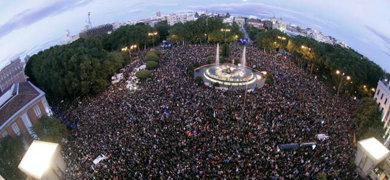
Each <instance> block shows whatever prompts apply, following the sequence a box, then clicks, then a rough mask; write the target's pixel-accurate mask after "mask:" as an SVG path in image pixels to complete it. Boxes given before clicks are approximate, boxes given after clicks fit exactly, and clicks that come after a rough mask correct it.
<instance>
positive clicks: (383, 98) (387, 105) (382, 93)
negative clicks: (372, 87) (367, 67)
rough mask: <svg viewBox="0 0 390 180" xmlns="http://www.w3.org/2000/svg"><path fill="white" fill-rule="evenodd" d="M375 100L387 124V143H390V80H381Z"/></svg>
mask: <svg viewBox="0 0 390 180" xmlns="http://www.w3.org/2000/svg"><path fill="white" fill-rule="evenodd" d="M374 99H375V101H376V102H377V103H378V106H379V110H380V111H381V112H382V122H383V123H384V124H385V127H386V133H385V135H384V139H385V145H386V146H389V145H390V122H389V121H390V102H389V101H390V83H389V80H387V79H383V80H379V82H378V86H377V88H376V92H375V95H374Z"/></svg>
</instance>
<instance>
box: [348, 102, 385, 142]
mask: <svg viewBox="0 0 390 180" xmlns="http://www.w3.org/2000/svg"><path fill="white" fill-rule="evenodd" d="M381 117H382V114H381V112H380V111H379V108H378V105H377V104H376V102H375V100H374V99H372V98H369V97H366V98H363V99H361V100H360V101H359V103H357V105H356V109H355V110H354V112H353V115H352V119H353V123H354V125H355V126H356V129H357V133H356V137H357V139H358V140H360V139H366V138H369V137H375V138H376V139H378V140H380V141H382V142H383V137H382V136H383V135H384V134H385V128H384V124H383V122H382V121H381Z"/></svg>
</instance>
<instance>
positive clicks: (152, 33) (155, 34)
mask: <svg viewBox="0 0 390 180" xmlns="http://www.w3.org/2000/svg"><path fill="white" fill-rule="evenodd" d="M157 34H158V33H157V31H155V32H150V33H148V36H149V37H152V39H153V47H154V37H155V36H157Z"/></svg>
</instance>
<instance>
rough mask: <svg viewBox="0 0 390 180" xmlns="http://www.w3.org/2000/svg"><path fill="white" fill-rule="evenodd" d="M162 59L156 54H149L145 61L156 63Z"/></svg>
mask: <svg viewBox="0 0 390 180" xmlns="http://www.w3.org/2000/svg"><path fill="white" fill-rule="evenodd" d="M159 59H160V58H159V57H158V56H157V55H156V54H154V53H148V54H146V56H145V61H146V62H148V61H154V62H158V60H159Z"/></svg>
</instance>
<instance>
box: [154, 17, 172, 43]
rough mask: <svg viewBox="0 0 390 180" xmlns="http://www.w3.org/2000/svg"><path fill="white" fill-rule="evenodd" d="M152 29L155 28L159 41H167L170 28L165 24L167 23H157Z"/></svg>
mask: <svg viewBox="0 0 390 180" xmlns="http://www.w3.org/2000/svg"><path fill="white" fill-rule="evenodd" d="M154 27H155V28H156V30H157V32H158V34H159V35H160V40H161V41H162V40H165V39H167V37H168V35H169V30H170V28H171V27H170V26H169V24H168V23H167V21H162V22H159V23H157V24H156V25H155V26H154Z"/></svg>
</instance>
